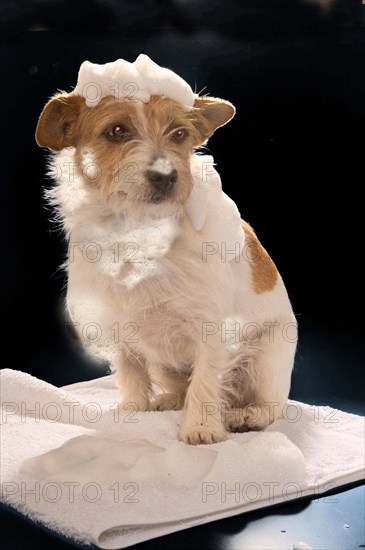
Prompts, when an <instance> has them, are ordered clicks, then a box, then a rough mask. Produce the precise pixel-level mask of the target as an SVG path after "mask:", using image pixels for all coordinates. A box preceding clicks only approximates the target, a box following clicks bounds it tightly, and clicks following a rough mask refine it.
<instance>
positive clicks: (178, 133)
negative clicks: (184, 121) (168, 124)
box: [171, 128, 188, 143]
mask: <svg viewBox="0 0 365 550" xmlns="http://www.w3.org/2000/svg"><path fill="white" fill-rule="evenodd" d="M187 135H188V133H187V131H186V130H184V129H183V128H180V129H179V130H175V132H173V133H172V134H171V139H172V141H175V142H176V143H181V142H182V141H184V139H185V138H186V136H187Z"/></svg>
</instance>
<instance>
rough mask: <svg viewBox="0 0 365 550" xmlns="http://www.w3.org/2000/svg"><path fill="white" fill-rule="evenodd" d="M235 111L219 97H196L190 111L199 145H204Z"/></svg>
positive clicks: (232, 106)
mask: <svg viewBox="0 0 365 550" xmlns="http://www.w3.org/2000/svg"><path fill="white" fill-rule="evenodd" d="M235 114H236V109H235V107H234V105H232V103H230V102H229V101H225V100H224V99H219V97H197V98H196V99H195V102H194V109H193V110H192V117H193V124H194V126H195V128H196V129H197V130H198V133H199V143H195V144H194V145H201V144H202V143H205V142H206V141H207V140H208V139H209V138H210V136H211V135H212V134H213V133H214V132H215V131H216V129H217V128H219V127H220V126H224V125H225V124H227V122H229V121H230V120H231V118H233V117H234V115H235Z"/></svg>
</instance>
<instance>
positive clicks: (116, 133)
mask: <svg viewBox="0 0 365 550" xmlns="http://www.w3.org/2000/svg"><path fill="white" fill-rule="evenodd" d="M128 135H129V134H128V132H127V130H126V129H125V128H124V126H121V125H120V124H117V125H115V126H111V127H110V128H108V130H107V136H108V138H110V139H112V140H113V141H121V140H122V139H125V138H126V137H127V136H128Z"/></svg>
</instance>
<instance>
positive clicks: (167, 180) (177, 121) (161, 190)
mask: <svg viewBox="0 0 365 550" xmlns="http://www.w3.org/2000/svg"><path fill="white" fill-rule="evenodd" d="M234 114H235V108H234V106H233V105H232V104H231V103H229V102H228V101H224V100H221V99H218V98H212V97H197V98H196V99H195V104H194V107H193V108H192V109H191V110H189V111H186V110H184V109H183V107H182V106H181V105H180V104H179V103H177V102H176V101H174V100H172V99H169V98H166V97H161V96H157V95H156V96H152V97H151V99H150V101H149V102H148V103H143V102H142V101H136V100H132V99H129V98H123V99H120V100H117V99H116V98H115V97H112V96H108V97H104V98H103V99H102V100H101V101H100V103H99V104H98V105H97V106H95V107H87V106H86V103H85V98H84V97H82V96H80V95H75V94H66V93H61V94H58V95H56V96H55V97H53V98H52V99H51V100H50V101H49V102H48V103H47V105H46V106H45V108H44V110H43V112H42V114H41V116H40V119H39V122H38V127H37V131H36V141H37V143H38V145H39V146H41V147H48V148H49V149H51V150H53V151H61V150H62V149H64V148H65V147H73V148H75V168H76V170H77V171H78V173H79V174H80V175H82V177H83V179H84V181H85V184H86V185H88V186H91V187H93V188H98V189H100V190H101V194H102V196H103V197H104V198H105V200H106V201H107V202H108V203H110V202H112V203H114V205H115V206H116V207H118V205H121V202H125V201H128V203H136V202H138V203H144V204H147V203H150V204H160V203H166V202H170V203H171V202H173V203H176V204H180V205H181V204H184V203H185V201H186V200H187V198H188V197H189V195H190V192H191V189H192V184H193V182H192V176H191V172H190V159H191V154H192V151H193V149H194V148H196V147H199V146H201V145H202V144H204V143H205V142H206V141H207V140H208V139H209V137H210V136H211V135H212V134H213V132H214V131H215V130H216V129H217V128H218V127H220V126H223V125H224V124H226V123H227V122H228V121H229V120H230V119H231V118H232V117H233V116H234Z"/></svg>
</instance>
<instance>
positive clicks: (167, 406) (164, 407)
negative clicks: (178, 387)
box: [150, 393, 184, 411]
mask: <svg viewBox="0 0 365 550" xmlns="http://www.w3.org/2000/svg"><path fill="white" fill-rule="evenodd" d="M183 405H184V397H183V396H182V395H180V394H176V393H162V394H161V395H158V396H157V397H156V398H155V399H154V400H153V401H152V402H151V409H150V410H151V411H180V410H181V409H182V408H183Z"/></svg>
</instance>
